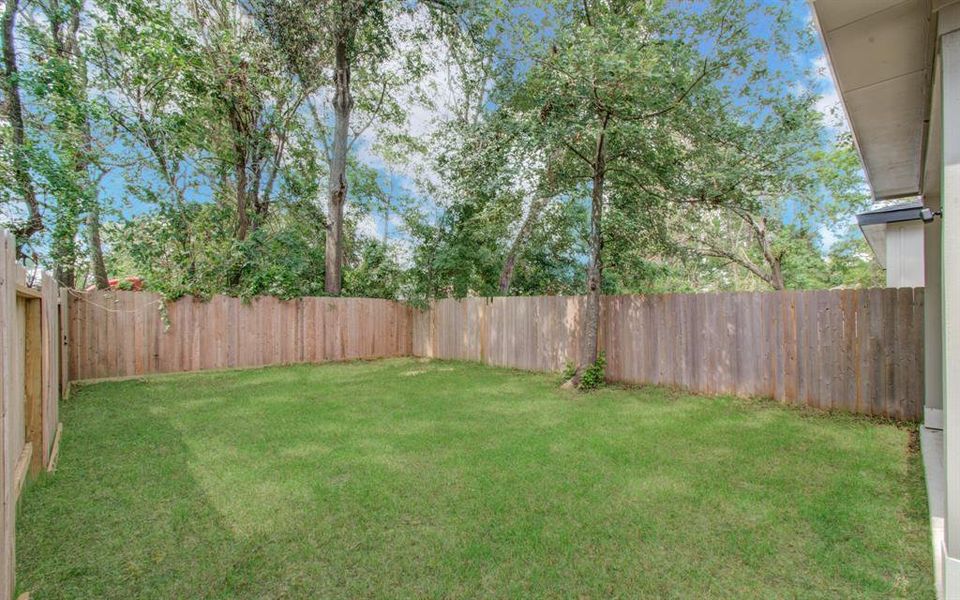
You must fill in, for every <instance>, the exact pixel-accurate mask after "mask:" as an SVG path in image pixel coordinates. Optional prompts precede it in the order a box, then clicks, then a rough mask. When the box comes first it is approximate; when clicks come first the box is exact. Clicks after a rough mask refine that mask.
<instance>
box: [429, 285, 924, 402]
mask: <svg viewBox="0 0 960 600" xmlns="http://www.w3.org/2000/svg"><path fill="white" fill-rule="evenodd" d="M582 309H583V299H582V298H581V297H542V296H541V297H527V298H492V299H484V298H469V299H465V300H459V301H458V300H441V301H438V302H435V303H434V304H433V305H432V306H431V308H430V309H429V310H427V311H423V312H418V313H416V314H415V315H414V319H413V352H414V354H415V355H416V356H427V357H437V358H456V359H465V360H477V361H481V362H483V363H486V364H491V365H497V366H505V367H515V368H520V369H528V370H535V371H559V370H561V369H562V368H563V367H564V365H565V364H566V363H568V362H575V361H576V359H577V353H578V349H579V328H580V315H581V312H582ZM601 327H602V331H601V349H602V350H603V351H604V352H605V354H606V359H607V379H608V380H609V381H616V382H625V383H638V384H663V385H675V386H679V387H683V388H685V389H688V390H692V391H696V392H704V393H711V394H737V395H742V396H767V397H772V398H776V399H777V400H780V401H782V402H785V403H789V404H796V405H804V406H810V407H815V408H820V409H837V410H844V411H849V412H856V413H861V414H867V415H876V416H885V417H892V418H897V419H905V420H917V419H919V418H920V416H921V413H922V405H923V290H922V289H921V288H918V289H911V288H901V289H869V290H823V291H790V292H762V293H761V292H755V293H719V294H666V295H650V296H609V297H606V298H604V302H603V306H602V313H601Z"/></svg>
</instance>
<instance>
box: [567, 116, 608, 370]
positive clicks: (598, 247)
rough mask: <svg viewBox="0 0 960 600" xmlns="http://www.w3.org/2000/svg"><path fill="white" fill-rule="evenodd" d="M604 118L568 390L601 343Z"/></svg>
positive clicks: (587, 366) (604, 162) (591, 199)
mask: <svg viewBox="0 0 960 600" xmlns="http://www.w3.org/2000/svg"><path fill="white" fill-rule="evenodd" d="M608 121H609V115H608V116H606V117H604V119H603V121H602V125H603V126H602V128H601V130H600V134H599V135H598V136H597V150H596V154H595V155H594V163H593V177H592V179H593V190H592V191H591V194H590V240H589V241H590V263H589V265H588V266H587V301H586V306H585V307H584V315H583V336H582V338H581V345H580V356H579V358H578V364H577V370H576V371H575V372H574V374H573V377H571V378H570V381H568V382H567V383H566V384H565V386H566V387H579V386H580V381H581V380H582V379H583V374H584V372H586V370H587V369H588V368H589V367H590V366H592V365H593V364H594V363H596V362H597V357H598V356H599V349H600V348H599V342H600V294H601V293H602V291H603V289H602V288H603V185H604V182H605V180H606V176H607V174H606V170H607V158H606V148H605V144H606V139H605V138H606V128H607V122H608Z"/></svg>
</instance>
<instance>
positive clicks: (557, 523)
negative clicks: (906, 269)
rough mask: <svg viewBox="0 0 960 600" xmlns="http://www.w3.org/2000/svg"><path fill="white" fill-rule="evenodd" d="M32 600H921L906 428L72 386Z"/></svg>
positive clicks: (650, 396)
mask: <svg viewBox="0 0 960 600" xmlns="http://www.w3.org/2000/svg"><path fill="white" fill-rule="evenodd" d="M61 410H62V421H63V423H64V433H63V442H62V446H61V449H60V450H61V456H60V461H59V466H58V469H57V472H56V474H54V475H52V476H44V477H43V478H42V479H40V480H39V481H37V482H35V483H34V484H32V485H31V486H30V487H29V488H28V489H27V490H26V491H25V492H24V497H23V499H22V501H21V508H20V512H19V516H18V522H17V569H18V577H17V583H18V589H19V590H20V591H30V592H32V593H33V596H32V597H33V598H34V599H35V600H43V599H45V598H125V599H132V598H138V599H140V598H164V599H166V598H200V597H210V598H332V597H339V598H357V597H384V598H399V597H405V598H413V597H416V598H420V597H427V598H441V597H442V598H459V597H474V598H491V597H499V598H515V597H525V596H537V597H554V598H574V597H590V598H607V597H625V598H636V597H651V596H652V597H675V598H709V597H715V598H732V597H766V598H772V597H781V598H795V597H804V598H806V597H810V598H815V597H820V598H852V597H876V598H889V597H918V598H928V597H932V596H933V582H932V566H931V558H930V547H929V533H928V521H927V511H926V499H925V494H924V485H923V476H922V471H921V464H920V460H919V456H918V454H917V452H916V449H915V448H913V444H912V443H911V438H912V435H911V431H910V429H909V428H902V427H896V426H893V425H888V424H879V423H876V422H872V421H869V420H866V419H863V418H856V417H845V416H827V415H818V414H813V413H810V412H803V411H799V410H795V409H786V408H781V407H779V406H778V405H776V404H774V403H772V402H767V401H746V400H738V399H733V398H708V397H699V396H690V395H685V394H682V393H679V392H675V391H671V390H667V389H659V388H636V389H606V390H603V391H599V392H594V393H589V394H577V393H573V392H567V391H564V390H560V389H558V377H557V376H549V375H538V374H529V373H520V372H516V371H510V370H501V369H493V368H489V367H483V366H480V365H474V364H466V363H457V362H440V361H434V362H422V361H418V360H416V359H398V360H387V361H379V362H357V363H346V364H330V365H300V366H293V367H274V368H266V369H260V370H249V371H236V372H217V373H205V374H188V375H171V376H163V377H156V378H150V379H144V380H136V381H126V382H113V383H101V384H96V385H89V386H86V387H82V388H80V389H79V390H77V391H75V393H74V394H73V395H72V396H71V397H70V398H69V400H67V401H65V402H64V403H63V405H62V409H61Z"/></svg>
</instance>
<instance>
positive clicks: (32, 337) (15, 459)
mask: <svg viewBox="0 0 960 600" xmlns="http://www.w3.org/2000/svg"><path fill="white" fill-rule="evenodd" d="M15 258H16V247H15V245H14V238H13V236H12V235H10V234H9V233H7V232H5V231H0V600H7V599H9V598H11V597H12V596H13V591H14V574H15V572H14V571H15V570H14V565H15V562H16V561H15V554H16V552H15V546H14V541H15V537H16V536H15V531H16V514H17V511H16V506H17V500H18V499H19V496H20V492H21V491H22V489H23V486H24V484H25V483H26V481H27V479H28V477H29V476H30V475H33V476H36V474H37V473H38V472H39V471H40V470H41V469H43V468H48V467H50V468H52V464H53V462H55V460H56V452H57V445H58V441H59V431H60V427H59V402H60V397H61V392H62V391H63V390H62V388H61V383H62V382H64V381H65V380H66V379H65V376H64V375H63V373H62V372H61V369H62V367H63V366H64V365H63V364H62V361H61V356H60V354H61V342H62V340H61V327H60V321H61V308H62V307H61V306H60V290H59V288H58V287H57V284H56V282H55V281H54V280H53V278H52V277H50V276H49V275H47V274H43V275H42V276H41V280H40V284H41V285H40V288H39V289H37V288H31V287H27V285H26V272H25V271H24V269H23V268H22V267H21V266H20V265H18V264H17V263H16V261H15Z"/></svg>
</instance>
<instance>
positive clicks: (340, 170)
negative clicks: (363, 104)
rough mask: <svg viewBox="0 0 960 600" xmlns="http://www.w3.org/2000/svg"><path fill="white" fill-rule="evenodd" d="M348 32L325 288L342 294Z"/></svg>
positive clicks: (337, 85) (341, 53)
mask: <svg viewBox="0 0 960 600" xmlns="http://www.w3.org/2000/svg"><path fill="white" fill-rule="evenodd" d="M347 38H348V35H347V33H346V32H341V33H340V35H338V36H337V47H336V57H335V61H336V62H335V68H334V74H333V84H334V96H333V110H334V128H333V144H332V153H331V157H330V184H329V193H330V195H329V198H328V201H327V240H326V257H325V261H326V262H325V270H324V289H325V290H326V292H327V293H328V294H331V295H333V296H339V295H340V291H341V289H342V281H341V279H342V276H341V267H342V265H343V207H344V205H345V204H346V201H347V151H348V149H349V148H348V135H349V132H350V112H351V111H352V110H353V96H351V94H350V60H349V57H348V55H347V53H348V51H349V50H348V48H347Z"/></svg>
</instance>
